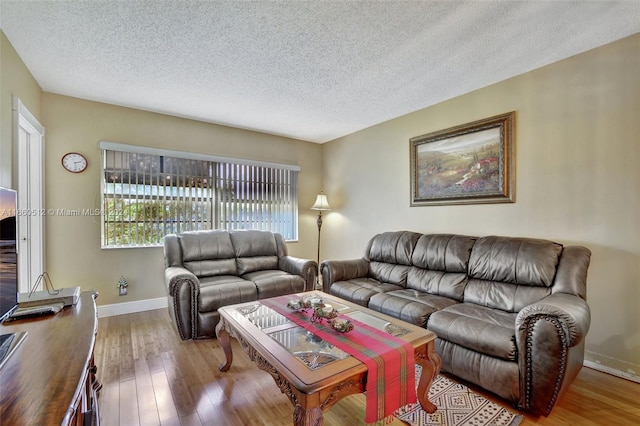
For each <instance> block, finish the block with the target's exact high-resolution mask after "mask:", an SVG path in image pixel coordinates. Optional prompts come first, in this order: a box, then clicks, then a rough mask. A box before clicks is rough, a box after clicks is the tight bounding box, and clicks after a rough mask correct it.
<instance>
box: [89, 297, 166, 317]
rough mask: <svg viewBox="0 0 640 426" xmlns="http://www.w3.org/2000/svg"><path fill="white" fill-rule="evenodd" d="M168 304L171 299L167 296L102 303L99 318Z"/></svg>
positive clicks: (163, 306) (159, 307) (149, 309)
mask: <svg viewBox="0 0 640 426" xmlns="http://www.w3.org/2000/svg"><path fill="white" fill-rule="evenodd" d="M167 306H169V300H168V298H166V297H158V298H156V299H146V300H136V301H134V302H124V303H114V304H113V305H101V306H98V318H106V317H112V316H115V315H124V314H132V313H135V312H144V311H151V310H153V309H162V308H166V307H167Z"/></svg>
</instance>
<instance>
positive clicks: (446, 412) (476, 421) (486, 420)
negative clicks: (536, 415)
mask: <svg viewBox="0 0 640 426" xmlns="http://www.w3.org/2000/svg"><path fill="white" fill-rule="evenodd" d="M419 378H420V366H418V365H416V385H417V383H418V380H419ZM429 399H430V400H431V402H433V403H434V404H435V405H436V406H437V407H438V410H437V411H436V412H435V413H433V414H429V413H427V412H426V411H423V410H422V408H421V407H420V404H419V403H416V404H410V405H407V406H406V407H403V408H401V409H400V410H398V411H396V413H395V416H396V417H397V418H398V419H400V420H402V421H403V422H406V423H408V424H410V425H411V426H484V425H487V426H488V425H491V426H502V425H504V426H517V425H519V424H520V422H521V421H522V419H523V416H521V415H518V414H515V413H512V412H511V411H509V410H507V409H506V408H503V407H502V406H500V405H498V404H495V403H493V402H491V401H489V400H488V399H486V398H484V397H482V396H480V395H478V394H477V393H475V392H473V391H471V389H469V388H468V387H466V386H464V385H461V384H460V383H456V382H454V381H451V380H449V379H448V378H447V377H444V376H442V375H439V376H438V377H436V379H435V380H434V381H433V384H432V385H431V390H430V391H429Z"/></svg>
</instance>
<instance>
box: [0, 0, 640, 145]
mask: <svg viewBox="0 0 640 426" xmlns="http://www.w3.org/2000/svg"><path fill="white" fill-rule="evenodd" d="M0 26H1V28H2V30H3V31H4V33H5V34H6V36H7V38H8V39H9V41H10V42H11V44H12V45H13V46H14V48H15V49H16V51H17V52H18V54H19V55H20V57H21V58H22V60H23V61H24V63H25V64H26V66H27V68H29V70H30V71H31V73H32V74H33V76H34V77H35V79H36V80H37V81H38V83H39V84H40V86H41V87H42V89H43V90H45V91H48V92H53V93H59V94H63V95H68V96H73V97H77V98H83V99H89V100H93V101H98V102H106V103H110V104H115V105H122V106H128V107H133V108H138V109H143V110H149V111H156V112H161V113H166V114H171V115H176V116H180V117H188V118H193V119H197V120H202V121H207V122H213V123H219V124H225V125H229V126H234V127H239V128H245V129H251V130H257V131H262V132H266V133H272V134H277V135H283V136H289V137H292V138H297V139H302V140H306V141H312V142H320V143H322V142H326V141H329V140H332V139H335V138H338V137H340V136H344V135H346V134H349V133H352V132H355V131H358V130H361V129H363V128H366V127H369V126H372V125H374V124H377V123H380V122H383V121H386V120H389V119H392V118H395V117H398V116H401V115H404V114H407V113H409V112H412V111H416V110H419V109H422V108H425V107H427V106H430V105H433V104H436V103H438V102H441V101H443V100H446V99H450V98H453V97H455V96H459V95H461V94H464V93H468V92H470V91H472V90H475V89H478V88H481V87H484V86H487V85H490V84H492V83H495V82H498V81H501V80H504V79H507V78H509V77H513V76H515V75H518V74H522V73H524V72H527V71H530V70H532V69H535V68H539V67H541V66H543V65H546V64H549V63H552V62H555V61H558V60H560V59H563V58H566V57H569V56H572V55H575V54H577V53H580V52H583V51H585V50H589V49H592V48H594V47H597V46H600V45H603V44H606V43H609V42H612V41H614V40H617V39H620V38H623V37H626V36H628V35H631V34H635V33H637V32H639V31H640V1H631V0H628V1H588V2H587V1H524V2H516V1H495V0H494V1H400V0H395V1H346V0H343V1H320V0H316V1H286V0H285V1H266V0H264V1H253V2H248V1H180V2H178V1H105V0H98V1H95V0H94V1H59V0H57V1H56V0H54V1H51V0H49V1H11V0H0Z"/></svg>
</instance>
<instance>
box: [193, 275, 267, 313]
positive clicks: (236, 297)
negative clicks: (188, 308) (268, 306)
mask: <svg viewBox="0 0 640 426" xmlns="http://www.w3.org/2000/svg"><path fill="white" fill-rule="evenodd" d="M257 298H258V293H257V291H256V286H255V284H254V283H252V282H251V281H247V280H245V279H242V278H240V277H237V276H235V275H218V276H216V277H205V278H201V279H200V297H198V299H197V300H198V311H199V312H210V311H215V310H217V309H218V308H220V307H222V306H227V305H233V304H235V303H242V302H250V301H252V300H256V299H257Z"/></svg>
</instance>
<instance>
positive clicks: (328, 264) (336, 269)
mask: <svg viewBox="0 0 640 426" xmlns="http://www.w3.org/2000/svg"><path fill="white" fill-rule="evenodd" d="M320 271H321V272H322V290H323V291H324V292H325V293H329V289H330V288H331V285H332V284H333V283H335V282H337V281H346V280H352V279H355V278H366V277H367V275H368V274H369V261H368V260H366V259H351V260H325V261H323V262H322V263H321V264H320Z"/></svg>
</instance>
